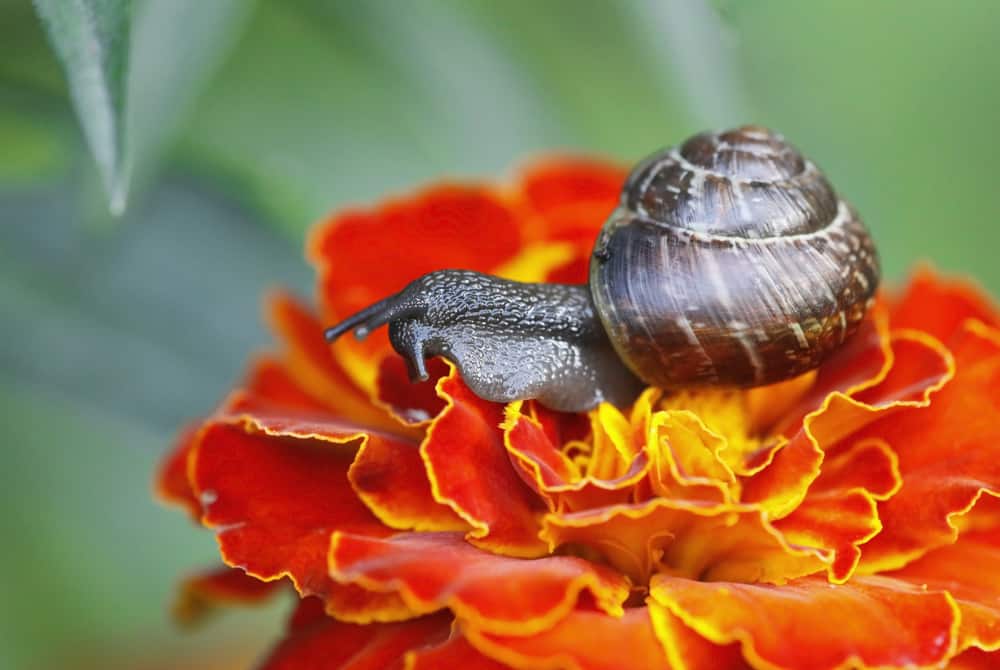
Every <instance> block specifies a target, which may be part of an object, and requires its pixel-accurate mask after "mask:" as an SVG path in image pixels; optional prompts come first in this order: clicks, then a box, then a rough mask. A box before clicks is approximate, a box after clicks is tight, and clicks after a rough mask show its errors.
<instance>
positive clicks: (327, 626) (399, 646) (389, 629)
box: [261, 598, 450, 670]
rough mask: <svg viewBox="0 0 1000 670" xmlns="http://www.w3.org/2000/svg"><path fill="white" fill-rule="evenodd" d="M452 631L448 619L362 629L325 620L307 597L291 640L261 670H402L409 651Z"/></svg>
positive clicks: (295, 620) (317, 605) (292, 628)
mask: <svg viewBox="0 0 1000 670" xmlns="http://www.w3.org/2000/svg"><path fill="white" fill-rule="evenodd" d="M449 626H450V624H449V621H448V617H444V616H434V617H423V618H421V619H414V620H412V621H406V622H403V623H391V624H368V625H366V626H359V625H356V624H349V623H344V622H341V621H337V620H336V619H332V618H329V617H327V616H325V615H324V614H323V611H322V608H321V606H320V603H319V602H318V601H317V600H316V599H314V598H306V599H305V600H303V601H302V603H301V604H300V606H299V609H298V610H297V611H296V613H295V614H294V615H293V618H292V623H291V626H290V627H289V631H288V634H287V636H286V637H285V639H284V640H282V641H281V642H280V643H279V644H278V645H277V647H276V648H275V649H274V651H273V652H271V655H270V656H269V657H268V659H267V660H266V661H265V662H264V664H263V665H262V666H261V668H262V670H299V669H300V668H310V669H313V668H315V669H316V670H383V669H389V668H399V669H400V670H401V669H402V667H403V658H404V657H405V655H406V653H407V652H409V651H410V650H412V649H417V648H420V647H423V646H425V645H428V644H435V643H437V642H439V641H440V640H441V639H443V638H444V637H445V636H446V635H447V634H448V630H449Z"/></svg>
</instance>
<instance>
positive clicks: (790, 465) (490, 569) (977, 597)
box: [158, 159, 1000, 670]
mask: <svg viewBox="0 0 1000 670" xmlns="http://www.w3.org/2000/svg"><path fill="white" fill-rule="evenodd" d="M624 176H625V173H624V171H623V170H621V169H619V168H618V167H616V166H613V165H608V164H604V163H600V162H594V161H583V160H574V159H560V160H551V161H549V162H544V163H541V164H537V165H535V166H533V167H531V168H530V169H528V170H526V171H524V172H522V173H521V174H520V175H519V177H518V178H517V179H516V180H515V182H514V185H513V186H512V187H509V188H496V187H493V186H463V185H443V186H437V187H432V188H429V189H426V190H424V191H422V192H419V193H417V194H415V195H412V196H407V197H403V198H399V199H395V200H391V201H388V202H385V203H383V204H381V205H379V206H377V207H376V208H374V209H358V210H352V211H347V212H343V213H339V214H337V215H335V216H333V217H332V218H331V219H330V220H328V221H326V222H324V223H322V224H321V225H319V226H318V227H317V229H316V231H315V233H314V234H313V235H312V238H311V240H310V242H309V257H310V259H311V260H312V262H313V263H314V264H315V265H316V267H317V270H318V272H319V311H318V313H316V312H314V311H312V310H311V309H310V308H308V307H306V306H304V305H303V304H301V303H300V302H298V301H296V300H295V299H293V298H291V297H289V296H287V295H285V294H277V295H275V296H272V297H271V299H270V300H269V302H268V315H269V318H270V321H271V323H272V325H273V327H274V329H275V331H276V333H277V334H278V335H279V337H280V339H281V341H282V347H281V349H280V350H279V351H278V352H276V353H270V354H265V355H262V356H260V357H258V358H257V359H255V360H254V361H253V362H252V364H251V366H250V370H249V372H248V374H247V376H246V380H245V381H244V383H243V385H242V386H241V387H240V388H239V389H238V390H236V391H234V392H233V393H232V394H231V395H230V396H229V397H228V398H227V399H226V400H225V401H224V402H223V403H222V405H221V406H220V407H219V408H218V409H217V410H216V411H215V413H214V414H213V415H212V416H211V417H210V418H208V419H207V420H205V421H203V422H201V423H199V424H197V425H195V426H192V427H191V428H190V429H189V430H187V431H186V432H185V433H184V435H182V437H181V439H180V442H179V445H178V447H177V448H176V450H175V451H174V452H173V453H172V454H171V455H170V457H169V458H168V460H167V461H166V462H165V463H164V465H163V468H162V470H161V472H160V475H159V479H158V488H159V491H160V492H161V494H162V495H163V496H164V497H165V498H166V499H167V500H170V501H173V502H175V503H177V504H179V505H181V506H183V507H185V508H186V509H187V510H188V511H189V512H190V513H191V515H192V516H193V517H195V518H196V519H200V521H201V522H202V523H203V524H204V525H205V526H207V527H209V528H211V529H213V530H214V531H215V532H216V534H217V537H218V542H219V547H220V552H221V556H222V560H223V561H224V563H225V564H226V565H227V566H230V567H227V568H222V569H220V570H218V571H212V572H209V573H206V574H203V575H199V576H197V577H194V578H192V579H191V580H189V581H188V582H187V584H186V586H185V587H184V589H183V590H182V594H181V597H180V599H179V605H178V612H179V614H181V615H182V616H183V617H186V618H188V619H192V618H197V616H198V615H199V614H201V613H202V612H204V611H205V609H206V608H207V607H210V606H211V605H213V604H217V603H225V602H251V601H255V600H258V599H262V598H265V597H268V596H269V595H270V593H271V592H273V591H274V590H276V589H280V588H281V586H280V585H281V584H282V583H284V582H283V581H280V582H279V581H278V580H281V579H282V578H284V577H287V578H288V580H289V581H290V582H291V584H292V585H293V586H294V588H295V590H296V591H297V593H298V595H299V596H300V597H301V601H300V604H299V606H298V608H297V609H296V611H295V613H294V615H293V617H292V620H291V621H290V623H289V626H288V630H287V631H286V633H285V636H284V638H283V639H282V640H281V641H280V642H278V643H277V645H276V646H275V648H274V651H273V653H272V655H271V656H270V658H269V659H268V660H267V661H266V663H265V665H264V667H267V668H286V667H288V668H291V667H329V668H361V667H365V668H369V667H370V668H381V667H405V668H411V669H424V668H451V667H455V668H573V669H580V670H591V669H595V670H596V669H612V668H651V669H653V668H657V669H659V668H679V669H684V670H701V669H713V670H717V669H727V668H747V667H751V668H768V669H771V668H785V669H789V670H792V669H794V670H806V669H808V670H816V669H821V670H826V669H833V668H848V667H864V668H876V667H877V668H897V667H898V668H903V667H914V666H946V665H947V666H948V667H955V668H987V667H1000V652H998V651H996V650H998V649H1000V570H996V569H995V568H994V567H993V566H996V565H998V564H1000V422H998V421H997V417H998V415H1000V414H998V405H1000V312H998V310H997V309H996V308H994V306H993V305H992V304H991V303H990V302H989V301H988V300H987V299H986V298H985V297H983V296H982V294H981V293H979V292H978V291H977V289H975V288H973V287H972V286H970V285H968V284H965V283H963V282H960V281H954V280H945V279H942V278H940V277H938V276H937V275H935V274H934V273H933V272H932V271H930V270H928V269H921V270H919V271H918V272H917V273H916V274H915V276H914V277H913V278H912V279H911V280H910V282H909V284H908V285H907V286H906V287H905V289H904V290H903V291H902V292H901V293H900V294H899V295H895V296H892V297H886V298H883V299H882V300H881V302H880V303H879V305H878V306H877V307H876V308H875V309H874V310H873V313H872V314H871V316H870V317H869V318H868V320H867V321H866V322H865V324H864V325H863V327H862V329H861V331H860V332H859V333H858V335H857V336H856V337H854V338H853V339H852V340H851V341H850V342H849V343H848V344H847V345H846V346H845V347H844V348H842V349H841V350H840V351H838V352H837V353H836V354H835V355H834V356H833V358H832V359H831V360H830V361H829V362H828V363H826V364H825V365H824V366H823V367H822V368H821V369H820V370H818V371H817V372H815V373H811V374H809V375H806V376H804V377H801V378H798V379H795V380H792V381H790V382H786V383H783V384H779V385H776V386H771V387H765V388H760V389H755V390H751V391H739V392H737V391H699V392H680V393H674V394H665V393H663V392H662V391H660V390H657V389H648V390H646V391H645V392H644V393H643V394H642V395H641V397H640V398H639V399H638V400H637V401H636V402H635V404H634V406H633V407H631V408H628V409H627V410H624V411H622V410H619V409H616V408H614V407H612V406H610V405H602V406H601V407H599V408H597V409H596V410H593V411H591V412H590V413H589V414H585V415H584V414H581V415H573V414H563V413H558V412H554V411H551V410H548V409H546V408H544V407H542V406H540V405H538V404H536V403H535V402H533V401H528V402H514V403H511V404H509V405H507V406H503V405H499V404H495V403H490V402H487V401H484V400H481V399H479V398H478V397H476V396H475V395H473V394H472V393H471V392H470V391H469V389H468V388H467V387H466V386H465V385H464V384H463V382H462V380H461V378H460V377H459V376H458V375H457V373H456V371H455V369H454V367H453V366H451V365H450V364H448V363H446V362H444V361H440V360H435V361H432V362H431V363H430V370H431V372H432V377H433V378H432V380H431V381H429V382H424V383H419V384H410V383H409V381H408V380H407V378H406V373H405V368H404V365H403V362H402V360H401V359H399V358H398V357H397V356H396V355H395V354H394V353H393V352H392V351H391V349H390V348H389V347H388V342H387V339H386V337H385V335H384V333H379V332H376V333H374V334H373V335H372V336H371V337H370V338H369V339H368V340H366V341H365V342H363V343H359V342H356V341H354V340H353V339H352V338H344V339H343V340H341V341H338V342H337V344H336V345H335V346H333V347H328V346H327V345H326V343H325V342H324V341H323V337H322V326H323V325H324V324H329V323H331V322H333V321H335V320H336V319H337V318H338V317H342V316H344V315H346V314H349V313H352V312H354V311H355V310H357V309H359V308H361V307H364V306H365V305H367V304H369V303H371V302H373V301H375V300H377V299H379V298H381V297H383V296H384V295H386V294H388V293H390V292H392V291H394V290H397V289H398V288H399V287H400V286H402V285H403V284H405V283H406V282H408V281H409V280H411V279H413V278H415V277H417V276H419V275H421V274H423V273H425V272H429V271H431V270H434V269H439V268H449V267H454V268H468V269H474V270H481V271H486V272H492V273H495V274H500V275H503V276H507V277H511V278H516V279H521V280H531V281H540V280H552V281H571V282H572V281H581V282H582V281H585V277H586V264H587V259H588V256H589V252H590V245H591V242H592V240H593V238H594V236H595V234H596V231H597V230H598V228H599V227H600V225H601V223H602V222H603V220H604V218H605V216H606V215H607V213H608V212H609V211H610V210H611V209H612V207H613V206H614V202H615V199H616V197H617V193H618V190H619V187H620V184H621V182H622V181H623V179H624Z"/></svg>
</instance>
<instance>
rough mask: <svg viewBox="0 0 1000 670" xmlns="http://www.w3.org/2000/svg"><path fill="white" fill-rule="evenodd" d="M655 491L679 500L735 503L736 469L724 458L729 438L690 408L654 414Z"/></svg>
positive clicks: (651, 431)
mask: <svg viewBox="0 0 1000 670" xmlns="http://www.w3.org/2000/svg"><path fill="white" fill-rule="evenodd" d="M647 439H648V442H649V443H650V444H649V447H650V449H651V451H652V453H653V476H652V477H651V483H652V487H653V491H654V492H655V493H656V494H657V495H659V496H660V497H664V498H672V499H675V500H690V501H696V500H697V501H706V502H715V503H724V504H728V503H734V502H736V499H737V498H738V496H739V493H738V490H737V487H736V478H735V476H734V475H733V471H732V470H730V468H729V466H728V465H726V463H725V462H724V461H723V460H722V458H721V457H720V454H721V452H722V451H723V450H724V449H725V448H726V444H727V443H726V440H725V439H723V438H722V437H720V436H718V435H716V434H715V433H713V432H712V431H710V430H709V429H708V428H707V427H706V426H705V424H704V423H703V422H702V420H701V419H700V418H699V417H698V416H697V415H695V414H693V413H692V412H688V411H676V410H672V411H663V412H657V413H656V414H654V415H653V416H652V417H651V420H650V426H649V436H648V438H647Z"/></svg>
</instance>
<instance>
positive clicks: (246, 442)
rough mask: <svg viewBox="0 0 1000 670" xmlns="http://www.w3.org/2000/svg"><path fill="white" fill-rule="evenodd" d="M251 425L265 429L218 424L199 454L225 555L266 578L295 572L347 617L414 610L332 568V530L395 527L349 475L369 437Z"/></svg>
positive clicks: (197, 469)
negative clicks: (338, 576) (339, 579)
mask: <svg viewBox="0 0 1000 670" xmlns="http://www.w3.org/2000/svg"><path fill="white" fill-rule="evenodd" d="M243 421H244V423H246V422H247V421H248V420H246V419H244V420H243ZM251 428H252V429H253V430H256V431H259V430H263V427H262V426H255V425H250V424H247V425H246V427H244V425H240V424H239V423H237V424H235V425H234V424H229V423H225V422H214V423H211V424H209V425H208V426H207V427H206V429H205V431H204V432H203V433H202V437H201V440H200V442H199V443H198V444H197V446H196V447H195V449H196V451H195V452H194V455H193V456H192V483H193V485H194V489H195V492H196V494H197V495H198V497H199V499H200V500H201V502H202V506H203V509H204V515H203V517H202V521H203V523H204V524H205V525H206V526H208V527H210V528H215V529H217V533H218V541H219V548H220V552H221V554H222V558H223V560H224V561H225V562H226V563H227V564H228V565H231V566H233V567H239V568H242V569H243V570H245V571H246V572H247V573H249V574H250V575H253V576H254V577H257V578H259V579H262V580H266V581H269V580H274V579H278V578H280V577H283V576H288V577H290V578H291V579H292V582H293V584H294V585H295V587H296V589H297V590H298V591H299V592H300V593H302V594H304V595H308V594H318V595H322V596H323V597H324V598H325V599H326V600H327V605H328V607H330V609H331V611H336V612H337V613H338V615H339V616H342V617H344V618H350V619H352V620H361V621H366V620H371V619H373V618H379V619H398V618H404V617H407V616H410V612H409V610H408V609H407V608H405V607H404V606H403V604H402V603H401V602H400V601H399V600H398V599H397V598H395V597H393V596H392V595H391V594H370V593H368V592H366V591H365V590H364V589H361V588H358V587H353V588H345V587H342V586H340V585H338V584H335V583H334V582H332V580H330V578H329V575H328V572H327V565H326V564H327V553H328V550H329V543H330V535H331V533H332V532H333V531H334V530H336V529H345V530H351V531H354V532H363V533H370V534H375V535H385V534H388V533H389V532H390V530H389V529H388V528H386V527H385V526H383V525H382V524H381V523H379V521H378V519H376V518H375V517H374V516H373V515H372V514H371V512H370V511H369V510H368V508H367V507H365V506H364V504H363V503H362V502H361V501H360V500H358V498H357V497H356V496H355V495H354V492H353V489H351V487H350V485H349V484H348V481H347V471H348V468H349V467H350V464H351V461H352V460H353V458H354V452H355V445H356V443H357V442H358V440H359V439H361V438H359V437H358V436H354V437H350V438H344V439H343V443H334V442H333V440H334V439H335V438H333V437H329V436H327V437H326V438H325V439H323V440H321V439H304V438H296V437H287V436H278V435H268V434H266V433H262V432H247V430H250V429H251ZM270 429H271V430H275V426H270Z"/></svg>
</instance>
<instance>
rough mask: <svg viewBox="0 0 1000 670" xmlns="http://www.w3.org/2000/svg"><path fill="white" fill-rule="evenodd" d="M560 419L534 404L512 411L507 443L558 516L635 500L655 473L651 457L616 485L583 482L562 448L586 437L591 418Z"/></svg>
mask: <svg viewBox="0 0 1000 670" xmlns="http://www.w3.org/2000/svg"><path fill="white" fill-rule="evenodd" d="M522 410H527V411H529V412H530V413H531V415H530V416H529V415H528V414H525V413H524V412H523V411H522ZM557 414H559V413H557V412H552V411H551V410H546V409H544V408H541V407H539V406H537V405H535V404H534V403H530V402H529V403H520V402H514V403H511V404H509V405H508V406H507V409H506V412H505V415H506V420H505V422H504V424H503V428H504V443H505V444H506V446H507V451H508V454H509V455H510V458H511V462H512V463H513V464H514V466H515V467H516V468H517V469H518V472H519V474H521V475H522V477H523V479H524V481H525V482H527V484H528V486H530V487H531V488H532V489H533V490H534V491H535V492H536V493H538V494H539V495H540V496H541V497H542V498H543V499H544V500H545V501H546V502H547V503H548V507H549V509H550V510H553V511H563V510H579V509H588V508H592V507H603V506H606V505H611V504H617V503H621V502H626V501H629V500H631V499H632V497H633V494H632V489H633V488H634V486H635V484H637V483H638V482H639V480H641V479H642V478H643V477H645V476H646V472H647V471H648V469H649V459H648V457H647V456H646V452H645V451H642V452H640V453H638V454H636V455H635V456H634V458H633V459H632V461H631V463H629V464H628V470H626V471H625V472H624V473H623V474H622V475H621V476H618V477H614V478H612V479H602V478H599V477H593V476H589V475H588V476H583V475H582V474H581V472H580V468H579V467H578V466H577V465H576V464H575V463H574V462H573V461H572V460H571V459H570V458H569V457H567V456H566V455H565V454H564V452H563V450H562V449H560V448H559V445H562V444H564V443H566V442H570V441H572V440H574V439H575V438H577V437H578V436H580V435H582V434H583V429H582V428H581V426H582V424H581V422H580V420H581V419H584V418H586V415H583V414H580V415H563V416H560V417H557V416H555V415H557Z"/></svg>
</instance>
